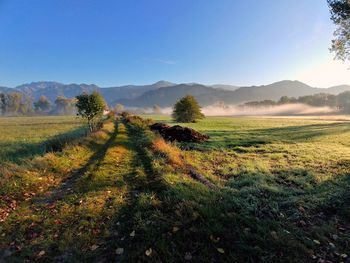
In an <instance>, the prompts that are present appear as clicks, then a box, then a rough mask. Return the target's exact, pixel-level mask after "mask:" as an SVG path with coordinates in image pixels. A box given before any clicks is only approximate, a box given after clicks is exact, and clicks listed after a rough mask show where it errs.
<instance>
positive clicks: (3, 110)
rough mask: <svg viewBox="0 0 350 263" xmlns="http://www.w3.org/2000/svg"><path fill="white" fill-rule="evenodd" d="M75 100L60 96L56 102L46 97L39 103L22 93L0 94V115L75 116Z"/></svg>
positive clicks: (41, 97) (39, 100) (40, 98)
mask: <svg viewBox="0 0 350 263" xmlns="http://www.w3.org/2000/svg"><path fill="white" fill-rule="evenodd" d="M75 103H76V99H75V98H66V97H64V96H58V97H57V98H56V99H55V101H54V102H52V101H50V100H49V99H48V98H47V97H46V96H40V97H39V99H38V100H37V101H33V99H32V98H31V97H30V96H28V95H26V94H23V93H20V92H9V93H0V115H2V116H20V115H73V114H75V113H76V110H75Z"/></svg>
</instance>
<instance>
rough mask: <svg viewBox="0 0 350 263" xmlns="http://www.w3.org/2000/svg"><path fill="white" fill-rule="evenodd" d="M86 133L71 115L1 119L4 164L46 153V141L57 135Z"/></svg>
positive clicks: (0, 145) (0, 148)
mask: <svg viewBox="0 0 350 263" xmlns="http://www.w3.org/2000/svg"><path fill="white" fill-rule="evenodd" d="M82 133H84V129H83V128H82V122H81V120H79V119H77V118H76V117H67V116H41V117H7V118H5V117H3V118H0V162H4V161H20V159H23V158H28V157H33V156H34V155H35V154H43V152H44V148H45V147H44V146H45V141H47V140H49V139H51V138H53V137H54V136H55V135H59V134H60V135H62V134H65V135H66V136H67V137H76V136H79V135H81V134H82Z"/></svg>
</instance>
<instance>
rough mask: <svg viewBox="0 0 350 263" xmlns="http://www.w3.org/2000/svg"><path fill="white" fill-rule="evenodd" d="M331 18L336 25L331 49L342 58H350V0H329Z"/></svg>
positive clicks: (338, 57) (336, 55)
mask: <svg viewBox="0 0 350 263" xmlns="http://www.w3.org/2000/svg"><path fill="white" fill-rule="evenodd" d="M328 5H329V8H330V11H331V15H332V16H331V19H332V21H333V22H334V24H335V25H336V27H337V28H336V30H335V31H334V39H333V40H332V46H331V51H333V52H334V53H335V57H336V58H337V59H341V60H344V61H345V60H350V0H328Z"/></svg>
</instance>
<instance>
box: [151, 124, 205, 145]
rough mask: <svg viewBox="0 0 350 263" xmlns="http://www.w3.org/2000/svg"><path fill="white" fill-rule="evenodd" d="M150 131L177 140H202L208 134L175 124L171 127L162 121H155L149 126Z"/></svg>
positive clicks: (167, 138) (170, 139)
mask: <svg viewBox="0 0 350 263" xmlns="http://www.w3.org/2000/svg"><path fill="white" fill-rule="evenodd" d="M150 128H151V130H152V131H157V132H159V134H160V135H162V137H163V138H164V139H166V140H169V141H178V142H204V141H207V140H208V139H209V136H208V135H205V134H201V133H200V132H197V131H195V130H194V129H191V128H187V127H182V126H180V125H175V126H173V127H171V126H169V125H167V124H164V123H155V124H153V125H151V126H150Z"/></svg>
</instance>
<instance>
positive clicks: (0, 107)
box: [0, 93, 8, 115]
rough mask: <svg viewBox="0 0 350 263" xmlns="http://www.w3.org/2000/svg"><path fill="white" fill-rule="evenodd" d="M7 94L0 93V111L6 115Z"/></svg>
mask: <svg viewBox="0 0 350 263" xmlns="http://www.w3.org/2000/svg"><path fill="white" fill-rule="evenodd" d="M7 107H8V103H7V95H6V94H5V93H0V111H1V115H5V114H6V112H7Z"/></svg>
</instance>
